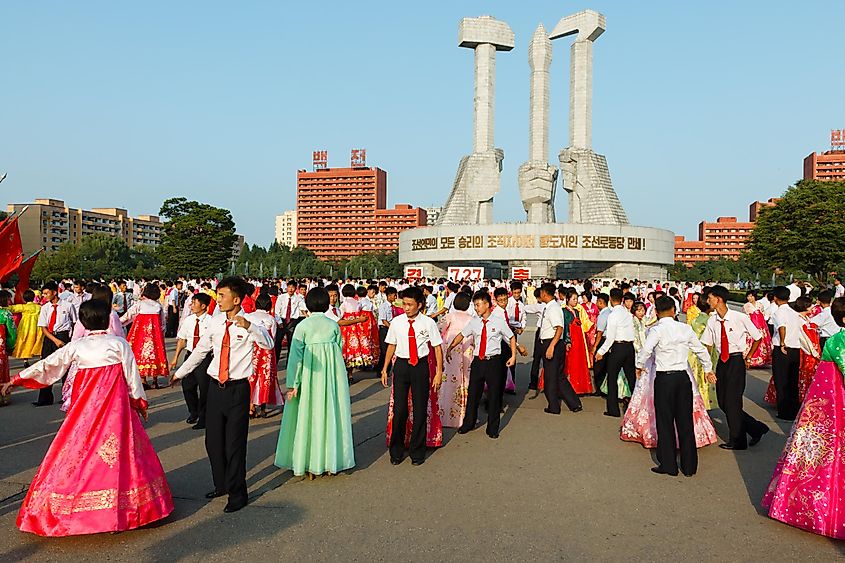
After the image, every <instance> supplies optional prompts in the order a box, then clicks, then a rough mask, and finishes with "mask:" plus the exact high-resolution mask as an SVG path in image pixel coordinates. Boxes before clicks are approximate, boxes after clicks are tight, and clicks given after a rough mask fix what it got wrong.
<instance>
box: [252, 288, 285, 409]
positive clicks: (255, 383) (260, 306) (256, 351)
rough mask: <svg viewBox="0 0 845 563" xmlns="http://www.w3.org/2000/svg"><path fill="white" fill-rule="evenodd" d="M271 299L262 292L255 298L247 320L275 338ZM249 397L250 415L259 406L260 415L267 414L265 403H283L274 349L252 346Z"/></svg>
mask: <svg viewBox="0 0 845 563" xmlns="http://www.w3.org/2000/svg"><path fill="white" fill-rule="evenodd" d="M271 306H272V301H271V299H270V296H269V295H267V294H266V293H262V294H261V295H259V296H258V299H256V300H255V309H256V310H255V312H254V313H252V314H250V315H249V321H250V322H252V323H256V324H258V325H261V326H263V327H264V328H266V329H267V332H269V333H270V336H271V337H273V339H274V340H275V338H276V330H277V326H276V319H275V317H273V315H271V314H270V308H271ZM249 387H250V397H251V398H252V399H251V400H252V406H251V407H250V409H249V415H250V416H251V417H254V416H257V412H258V411H257V410H256V409H258V408H260V413H261V416H262V417H266V416H267V405H284V404H285V400H284V398H283V397H282V388H281V387H280V386H279V378H278V369H277V366H276V351H275V350H274V349H270V350H265V349H264V348H261V347H260V346H258V344H254V345H253V348H252V377H250V378H249Z"/></svg>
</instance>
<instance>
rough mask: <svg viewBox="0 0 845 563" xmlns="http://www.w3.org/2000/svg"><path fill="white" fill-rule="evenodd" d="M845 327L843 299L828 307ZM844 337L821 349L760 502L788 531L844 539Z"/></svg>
mask: <svg viewBox="0 0 845 563" xmlns="http://www.w3.org/2000/svg"><path fill="white" fill-rule="evenodd" d="M831 312H832V314H833V319H834V321H836V324H837V325H839V326H840V327H845V299H842V298H840V299H836V300H834V301H833V305H832V306H831ZM843 374H845V331H843V330H840V331H839V332H838V333H837V334H835V335H833V336H831V337H830V338H829V339H828V340H827V342H826V343H825V346H824V350H823V351H822V357H821V361H820V362H819V365H818V369H817V370H816V376H815V377H814V378H813V382H812V383H811V384H810V389H809V390H808V391H807V397H806V398H805V399H804V403H803V405H802V406H801V410H800V411H799V412H798V416H797V417H796V419H795V423H794V425H793V426H792V431H791V432H790V434H789V438H788V439H787V441H786V445H785V446H784V448H783V453H782V454H781V456H780V459H779V460H778V463H777V466H776V467H775V471H774V474H773V475H772V480H771V482H770V483H769V487H768V489H767V490H766V494H765V495H764V496H763V500H762V502H761V504H762V506H763V508H765V509H768V511H769V516H770V517H771V518H774V519H775V520H780V521H781V522H784V523H786V524H789V525H790V526H795V527H797V528H801V529H803V530H807V531H810V532H813V533H815V534H821V535H823V536H828V537H831V538H836V539H840V540H843V539H845V471H843V468H845V386H843V382H842V377H843Z"/></svg>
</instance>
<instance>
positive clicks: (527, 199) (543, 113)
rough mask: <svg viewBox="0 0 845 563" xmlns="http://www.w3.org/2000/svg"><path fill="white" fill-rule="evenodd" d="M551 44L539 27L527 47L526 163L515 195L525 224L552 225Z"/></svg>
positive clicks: (555, 170) (554, 169)
mask: <svg viewBox="0 0 845 563" xmlns="http://www.w3.org/2000/svg"><path fill="white" fill-rule="evenodd" d="M551 64H552V42H551V41H550V40H549V36H548V35H547V34H546V29H545V28H544V27H543V24H540V25H539V26H537V30H536V31H535V32H534V36H533V37H532V38H531V43H530V44H529V45H528V65H529V66H530V67H531V95H530V103H529V106H528V161H527V162H525V163H524V164H523V165H522V166H520V167H519V172H518V174H517V177H518V183H519V194H520V197H521V198H522V205H523V207H525V213H526V214H527V221H528V222H529V223H554V222H555V210H554V197H555V184H556V183H557V168H556V167H554V166H552V165H551V164H549V163H548V161H547V159H548V157H549V67H550V66H551Z"/></svg>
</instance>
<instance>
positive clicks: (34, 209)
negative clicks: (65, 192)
mask: <svg viewBox="0 0 845 563" xmlns="http://www.w3.org/2000/svg"><path fill="white" fill-rule="evenodd" d="M24 208H27V209H26V211H25V212H24V213H23V214H22V215H21V216H20V218H19V219H18V225H19V226H20V232H21V241H22V243H23V250H24V254H26V255H29V254H32V253H34V252H35V251H37V250H38V249H40V248H44V249H45V250H46V251H47V252H52V251H55V250H58V249H59V246H61V245H62V244H63V243H65V242H74V243H78V242H80V240H81V239H82V237H84V236H88V235H93V234H107V235H112V236H116V237H121V238H122V239H123V240H125V241H126V244H128V245H129V246H130V247H134V246H141V245H148V246H153V247H155V246H158V245H159V244H160V243H161V236H162V233H163V231H164V224H163V223H162V222H161V221H160V220H159V218H158V217H156V216H155V215H139V216H137V217H130V216H129V213H128V212H127V211H126V210H125V209H122V208H119V207H107V208H94V209H90V210H89V209H76V208H73V207H68V206H67V205H65V202H64V201H62V200H60V199H47V198H41V199H36V200H35V201H34V202H33V203H10V204H8V206H7V208H6V210H7V211H8V212H9V213H12V212H16V213H20V212H21V211H23V210H24Z"/></svg>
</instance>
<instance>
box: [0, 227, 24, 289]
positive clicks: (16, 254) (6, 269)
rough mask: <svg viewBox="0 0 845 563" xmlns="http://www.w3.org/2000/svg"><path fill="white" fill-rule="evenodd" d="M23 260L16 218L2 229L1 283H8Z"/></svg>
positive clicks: (0, 240) (0, 236)
mask: <svg viewBox="0 0 845 563" xmlns="http://www.w3.org/2000/svg"><path fill="white" fill-rule="evenodd" d="M22 260H23V246H22V245H21V233H20V231H19V230H18V218H17V216H15V217H14V218H13V219H12V220H11V221H8V222H6V223H4V224H3V226H2V229H0V283H2V282H4V281H6V280H7V279H8V278H9V276H11V275H12V273H13V272H14V271H15V270H17V269H18V266H20V265H21V261H22Z"/></svg>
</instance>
